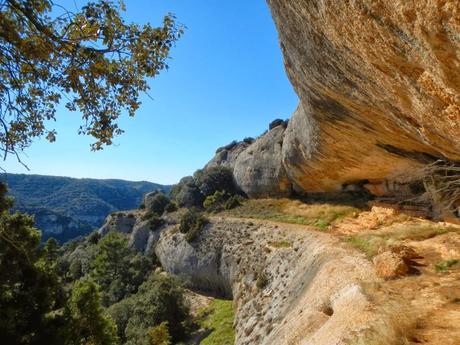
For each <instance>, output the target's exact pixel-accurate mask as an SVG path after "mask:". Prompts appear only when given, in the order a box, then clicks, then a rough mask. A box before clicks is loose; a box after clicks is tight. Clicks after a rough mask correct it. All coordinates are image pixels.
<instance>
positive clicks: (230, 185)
mask: <svg viewBox="0 0 460 345" xmlns="http://www.w3.org/2000/svg"><path fill="white" fill-rule="evenodd" d="M193 177H194V179H195V181H196V185H197V186H198V188H199V189H200V191H201V193H202V194H203V195H204V196H205V197H206V196H208V195H212V194H214V193H215V192H216V191H222V192H226V193H228V194H231V195H232V194H235V193H236V192H237V188H236V185H235V182H234V179H233V172H232V171H231V169H229V168H227V167H221V166H219V167H212V168H209V169H203V170H197V171H196V172H195V174H194V175H193Z"/></svg>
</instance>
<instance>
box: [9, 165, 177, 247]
mask: <svg viewBox="0 0 460 345" xmlns="http://www.w3.org/2000/svg"><path fill="white" fill-rule="evenodd" d="M0 181H2V182H6V183H7V185H8V188H9V191H10V194H11V195H12V196H13V197H14V199H15V209H17V210H20V211H23V212H27V213H29V214H33V215H35V222H36V227H37V228H39V229H40V230H42V233H43V239H44V240H46V239H47V238H48V237H50V236H53V237H55V238H56V239H58V240H59V241H61V242H65V241H67V240H69V239H72V238H75V237H78V236H80V235H84V234H87V233H89V232H90V231H92V230H93V229H94V228H97V227H99V226H101V225H102V223H103V221H104V219H105V217H106V216H107V215H108V214H109V213H112V212H115V211H119V210H127V209H132V208H137V207H139V205H140V203H141V200H142V196H143V195H144V194H145V193H147V192H150V191H153V190H157V189H160V190H163V191H165V192H169V190H170V186H165V185H160V184H156V183H151V182H146V181H141V182H131V181H124V180H114V179H110V180H98V179H89V178H84V179H76V178H70V177H59V176H44V175H25V174H5V175H0Z"/></svg>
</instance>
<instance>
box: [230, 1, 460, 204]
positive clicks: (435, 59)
mask: <svg viewBox="0 0 460 345" xmlns="http://www.w3.org/2000/svg"><path fill="white" fill-rule="evenodd" d="M267 2H268V5H269V6H270V9H271V11H272V15H273V18H274V21H275V23H276V26H277V29H278V32H279V39H280V45H281V49H282V52H283V55H284V60H285V66H286V71H287V73H288V76H289V78H290V80H291V82H292V84H293V86H294V88H295V90H296V92H297V94H298V95H299V97H300V104H299V107H298V109H297V110H296V111H295V113H294V114H293V116H292V118H291V120H290V121H289V124H288V126H287V129H286V131H285V132H284V133H283V139H282V143H281V144H280V146H281V147H282V149H281V150H280V151H276V152H274V155H275V156H276V158H274V159H273V160H272V162H270V163H268V162H264V164H263V166H257V160H256V159H252V160H248V159H245V164H244V165H243V170H244V171H250V170H251V169H252V170H257V169H258V170H259V175H264V174H270V173H269V172H268V171H273V168H274V166H275V165H277V164H280V165H281V167H278V168H277V169H278V171H281V172H284V173H285V175H286V176H287V178H288V180H289V183H290V184H292V185H293V189H294V190H296V191H299V192H321V191H334V190H339V189H341V188H343V186H344V185H348V184H354V183H364V182H366V183H368V185H367V186H366V187H367V188H368V189H369V190H370V191H371V192H373V193H375V194H379V195H381V194H385V193H388V192H391V190H389V189H391V188H389V187H388V183H390V184H391V181H392V180H393V179H394V178H395V177H397V176H400V175H401V174H407V173H410V172H412V171H414V169H416V168H419V167H421V166H422V165H424V164H427V163H430V162H433V161H435V160H437V159H443V160H446V161H459V160H460V140H459V138H460V121H459V120H460V73H459V72H460V3H459V2H458V1H456V0H451V1H446V0H442V1H441V0H434V1H428V0H422V1H419V0H412V1H407V0H396V1H382V0H373V1H370V0H356V1H351V2H343V1H333V0H324V1H320V0H313V1H305V0H292V1H285V0H267ZM269 133H270V132H269ZM264 137H266V135H264V136H262V137H261V138H259V139H258V140H257V141H256V143H255V144H252V145H251V146H249V147H248V148H247V149H245V150H243V151H242V153H241V152H237V153H238V155H239V156H240V157H241V156H242V155H245V156H247V154H246V153H247V152H249V150H250V149H251V148H252V151H253V152H259V153H260V150H259V149H255V146H254V145H256V144H258V142H259V141H261V140H263V138H264ZM259 146H261V145H259ZM256 155H257V154H256V153H254V157H256ZM240 160H241V159H240ZM236 162H238V159H236ZM259 162H260V161H259ZM230 166H234V167H235V172H236V173H235V177H236V180H237V182H238V183H239V184H240V185H241V187H242V189H243V191H245V192H247V193H248V194H249V195H251V196H258V195H263V194H266V192H267V190H264V193H261V192H260V188H259V187H258V186H257V182H258V181H260V179H259V178H258V176H257V175H256V174H252V175H251V174H247V173H246V174H243V173H241V170H242V169H241V165H239V164H233V165H230ZM282 175H283V174H281V179H278V182H280V181H286V180H285V179H284V176H282ZM289 183H287V182H286V183H285V182H283V183H282V185H283V186H285V185H287V184H289ZM272 185H273V184H272ZM252 186H255V187H252ZM288 190H289V188H280V187H278V186H277V187H276V188H274V189H273V190H272V194H274V195H276V194H279V192H280V191H283V193H286V192H287V191H288Z"/></svg>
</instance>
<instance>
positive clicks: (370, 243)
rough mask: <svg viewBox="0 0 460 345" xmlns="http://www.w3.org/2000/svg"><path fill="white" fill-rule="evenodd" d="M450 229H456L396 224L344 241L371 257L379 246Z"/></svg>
mask: <svg viewBox="0 0 460 345" xmlns="http://www.w3.org/2000/svg"><path fill="white" fill-rule="evenodd" d="M451 231H458V229H457V228H454V227H442V226H439V225H435V224H426V223H421V224H420V223H414V224H396V225H395V226H393V227H392V228H391V229H390V230H386V231H384V232H373V233H365V234H359V235H353V236H348V237H346V239H345V241H346V242H347V243H349V244H350V245H352V246H353V247H355V248H357V249H359V250H361V251H362V252H364V253H365V254H366V255H367V256H368V257H369V258H371V257H373V256H375V255H376V254H377V253H378V250H379V248H380V247H385V246H387V245H391V244H396V243H399V242H403V241H423V240H427V239H430V238H433V237H435V236H438V235H442V234H445V233H448V232H451Z"/></svg>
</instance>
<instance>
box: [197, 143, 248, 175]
mask: <svg viewBox="0 0 460 345" xmlns="http://www.w3.org/2000/svg"><path fill="white" fill-rule="evenodd" d="M251 144H252V141H250V140H247V141H244V140H243V141H240V142H232V143H230V144H228V145H226V146H223V147H219V148H218V149H217V150H216V155H215V156H214V157H213V158H212V159H211V160H210V161H209V162H208V164H206V166H205V169H207V168H212V167H215V166H223V167H227V168H230V169H233V168H234V167H235V163H236V159H237V158H238V156H239V155H240V153H241V152H243V151H244V150H246V149H247V147H248V146H249V145H251Z"/></svg>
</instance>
